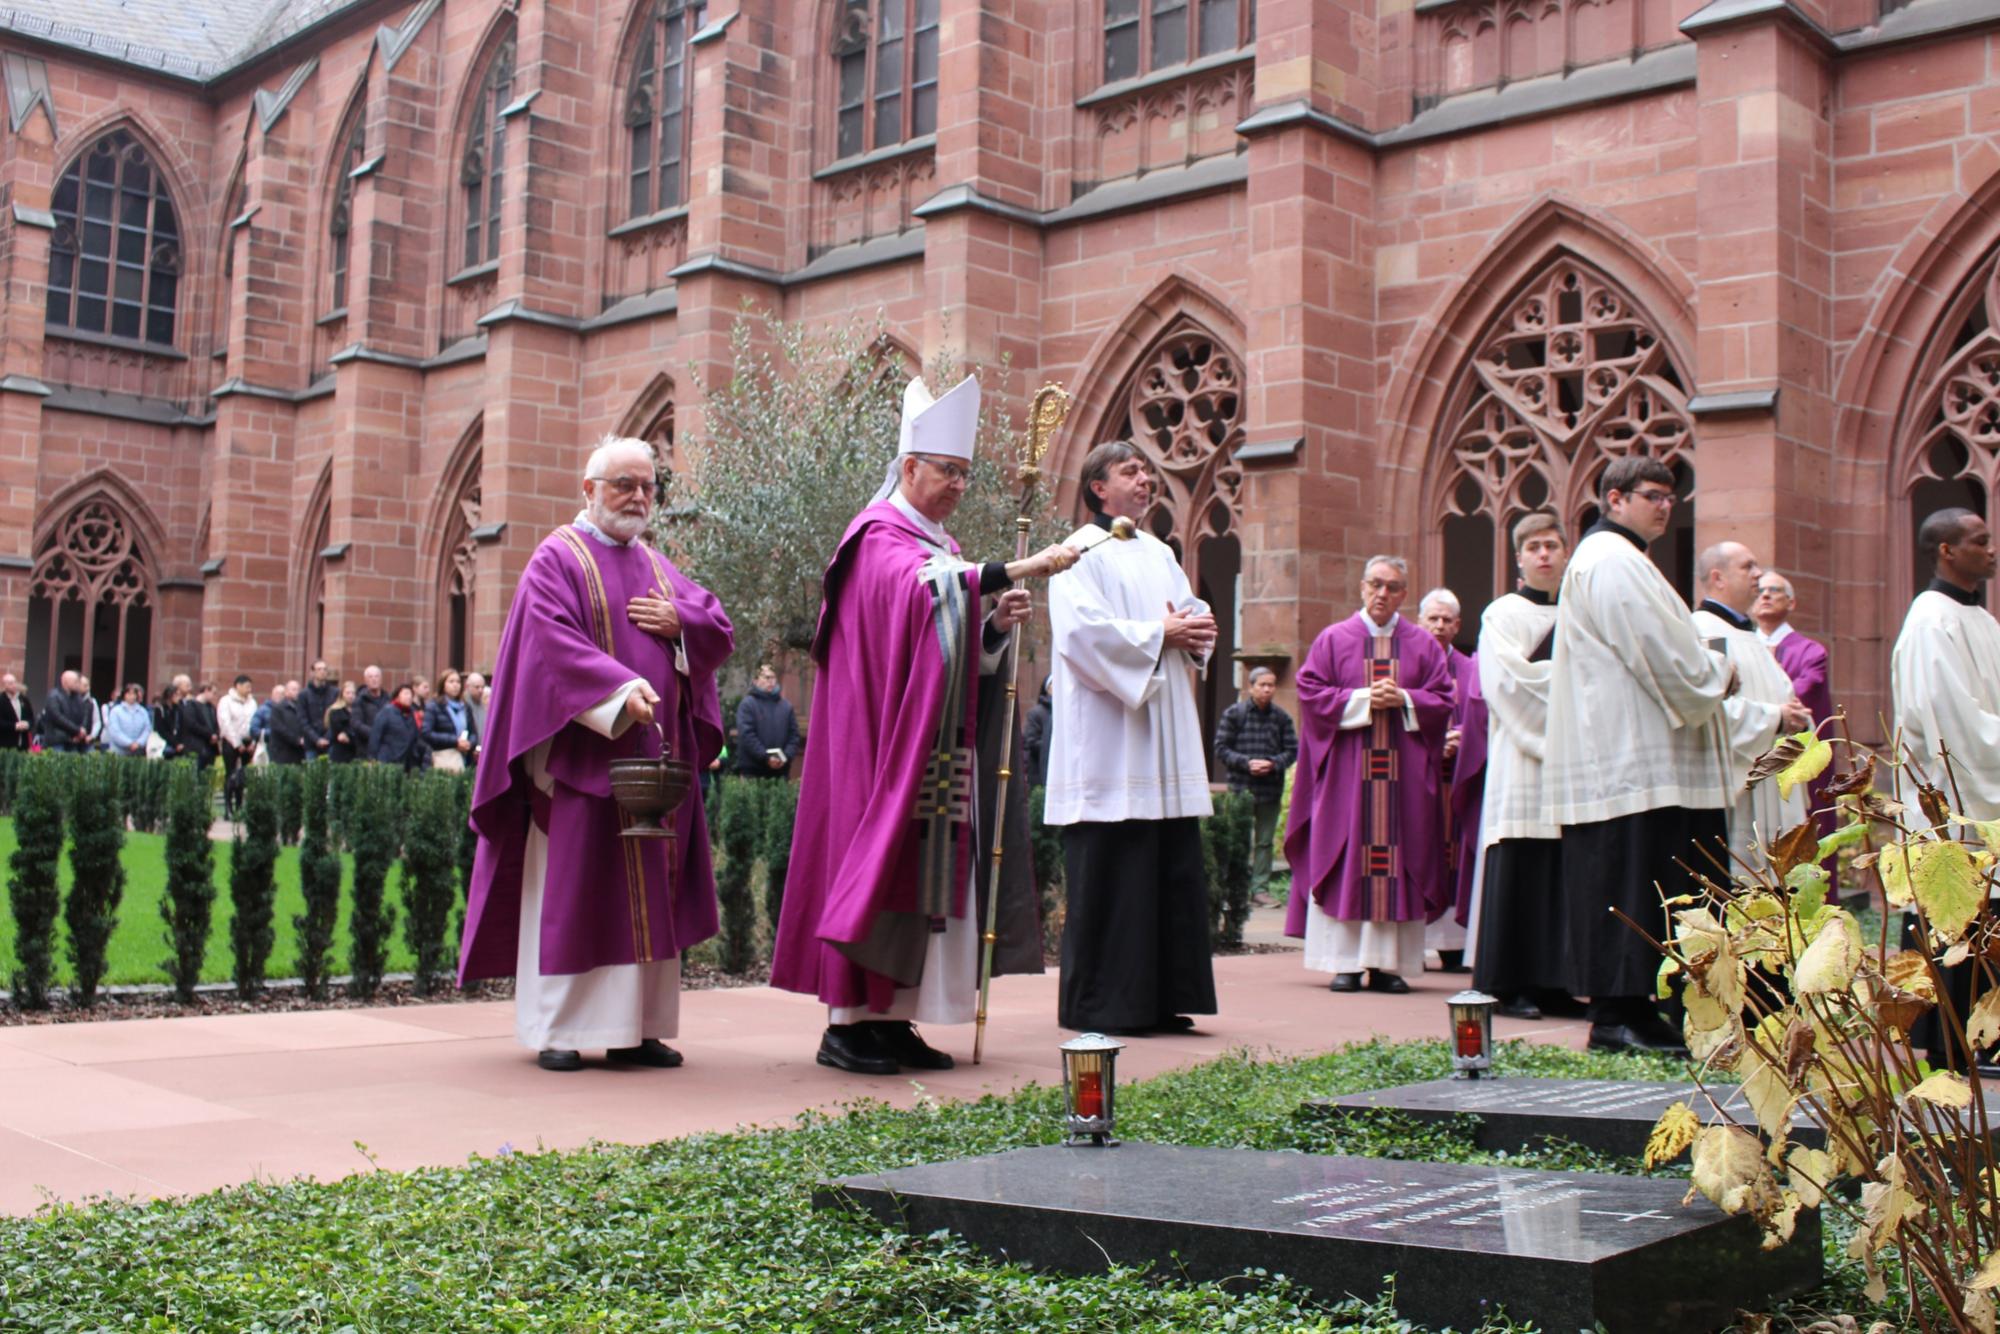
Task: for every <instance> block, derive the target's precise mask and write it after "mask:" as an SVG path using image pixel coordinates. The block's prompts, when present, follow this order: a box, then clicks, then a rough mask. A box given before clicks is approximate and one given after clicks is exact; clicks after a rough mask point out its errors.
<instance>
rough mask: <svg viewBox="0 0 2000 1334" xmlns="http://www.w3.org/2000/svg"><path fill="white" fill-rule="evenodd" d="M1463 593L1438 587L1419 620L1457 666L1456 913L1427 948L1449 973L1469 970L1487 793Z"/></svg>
mask: <svg viewBox="0 0 2000 1334" xmlns="http://www.w3.org/2000/svg"><path fill="white" fill-rule="evenodd" d="M1463 615H1464V613H1463V611H1462V610H1461V609H1460V607H1459V602H1458V595H1457V594H1456V593H1454V592H1452V591H1451V590H1450V589H1449V588H1433V589H1432V590H1431V591H1430V592H1428V593H1426V594H1424V600H1423V601H1422V602H1419V603H1418V604H1417V619H1418V620H1420V621H1422V622H1423V625H1424V629H1426V630H1428V631H1430V632H1431V637H1432V638H1433V639H1435V640H1437V642H1438V647H1439V648H1440V649H1442V650H1443V651H1444V657H1445V662H1446V663H1447V664H1448V665H1449V666H1450V668H1451V681H1452V685H1451V721H1450V723H1449V724H1448V725H1447V726H1446V728H1445V733H1444V748H1443V750H1442V752H1441V753H1440V756H1439V758H1440V761H1441V764H1440V777H1441V781H1442V782H1443V784H1444V816H1445V818H1444V830H1445V883H1446V884H1447V885H1449V886H1450V887H1451V889H1452V908H1451V911H1450V912H1448V913H1446V914H1444V915H1443V916H1442V917H1439V918H1438V919H1437V920H1436V921H1435V922H1432V923H1431V924H1430V929H1429V930H1428V931H1427V932H1426V933H1425V944H1427V945H1428V946H1429V947H1430V948H1432V949H1434V950H1436V951H1437V954H1438V966H1439V967H1440V968H1441V969H1443V970H1444V971H1445V972H1447V973H1463V972H1466V971H1468V970H1467V968H1466V965H1465V942H1466V930H1467V927H1468V926H1469V925H1470V923H1471V916H1472V882H1473V878H1474V872H1476V871H1477V870H1478V869H1479V814H1480V805H1481V798H1482V797H1483V795H1484V793H1485V791H1486V701H1485V699H1484V698H1482V697H1481V696H1480V694H1479V658H1478V655H1477V654H1473V653H1466V652H1464V651H1462V650H1461V649H1459V648H1458V647H1457V645H1456V643H1455V642H1454V641H1456V640H1457V638H1458V632H1459V629H1460V628H1461V626H1462V625H1463V624H1464V621H1463Z"/></svg>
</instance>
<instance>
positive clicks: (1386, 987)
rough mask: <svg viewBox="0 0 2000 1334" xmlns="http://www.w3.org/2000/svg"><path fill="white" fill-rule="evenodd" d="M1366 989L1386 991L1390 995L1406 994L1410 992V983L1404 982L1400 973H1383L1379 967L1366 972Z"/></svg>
mask: <svg viewBox="0 0 2000 1334" xmlns="http://www.w3.org/2000/svg"><path fill="white" fill-rule="evenodd" d="M1368 989H1369V990H1370V991H1383V992H1387V993H1388V994H1389V995H1391V996H1407V995H1409V994H1410V984H1409V983H1408V982H1405V981H1404V980H1403V979H1402V977H1401V976H1400V975H1398V974H1396V973H1385V972H1383V971H1382V970H1381V969H1380V968H1377V969H1375V970H1374V971H1373V972H1371V973H1369V974H1368Z"/></svg>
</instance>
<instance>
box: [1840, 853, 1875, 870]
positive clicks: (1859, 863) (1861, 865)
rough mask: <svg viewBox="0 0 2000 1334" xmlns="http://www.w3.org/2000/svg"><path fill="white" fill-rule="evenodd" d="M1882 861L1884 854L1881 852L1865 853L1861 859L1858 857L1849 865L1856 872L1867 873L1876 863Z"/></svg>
mask: <svg viewBox="0 0 2000 1334" xmlns="http://www.w3.org/2000/svg"><path fill="white" fill-rule="evenodd" d="M1881 859H1882V854H1881V853H1879V852H1864V853H1862V854H1861V855H1860V856H1859V857H1856V858H1855V859H1854V860H1853V861H1852V862H1850V863H1848V864H1849V865H1850V866H1852V867H1853V868H1854V869H1855V870H1856V871H1866V870H1868V869H1869V868H1871V867H1873V866H1874V865H1875V863H1876V862H1878V861H1880V860H1881Z"/></svg>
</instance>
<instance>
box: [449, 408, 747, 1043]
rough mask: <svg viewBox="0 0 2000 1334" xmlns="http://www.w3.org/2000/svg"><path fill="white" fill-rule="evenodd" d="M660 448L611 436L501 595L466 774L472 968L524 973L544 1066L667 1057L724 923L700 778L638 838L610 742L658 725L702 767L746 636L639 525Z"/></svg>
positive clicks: (531, 1039)
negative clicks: (593, 1053)
mask: <svg viewBox="0 0 2000 1334" xmlns="http://www.w3.org/2000/svg"><path fill="white" fill-rule="evenodd" d="M654 468H655V463H654V458H653V451H652V447H651V446H650V445H648V444H646V443H645V442H644V441H643V440H629V439H626V440H606V441H605V442H604V443H603V444H601V445H599V446H598V448H597V449H596V451H595V452H593V453H592V454H591V456H590V460H589V462H588V463H587V464H586V465H585V467H584V477H583V500H584V508H583V512H582V513H580V514H578V515H577V516H576V520H575V522H573V523H571V524H567V525H565V526H564V527H562V528H558V529H557V530H556V531H555V533H554V534H553V535H551V536H549V537H548V538H545V539H544V540H543V542H542V544H541V545H540V546H539V547H537V548H536V549H535V554H534V555H533V556H531V557H530V558H529V560H528V566H527V569H526V570H525V571H523V573H522V575H521V581H520V583H519V584H518V585H517V586H516V588H515V591H514V602H513V605H512V607H510V608H509V609H508V613H507V626H506V629H505V630H504V631H502V633H501V636H500V653H499V657H498V658H497V659H496V660H495V662H494V685H493V688H492V690H491V691H490V692H489V693H488V696H487V701H488V704H487V714H486V724H487V731H486V735H485V736H484V738H483V739H482V742H481V747H482V750H483V752H484V755H485V762H484V763H482V764H481V765H480V766H479V770H478V777H477V778H476V779H475V780H474V783H473V789H472V828H473V831H474V832H475V833H476V834H477V835H478V839H479V842H478V848H477V851H476V852H475V854H474V856H473V869H472V886H471V889H470V892H469V894H468V897H467V902H466V909H465V938H464V941H463V944H462V945H461V948H460V952H459V961H458V977H459V983H460V985H463V984H465V983H467V982H471V981H475V980H477V979H480V978H486V977H505V976H507V975H508V974H510V973H511V974H513V976H514V979H515V981H514V1030H515V1033H516V1035H517V1036H518V1037H519V1038H520V1040H521V1042H522V1043H523V1044H524V1045H526V1046H527V1047H529V1048H530V1049H532V1050H534V1051H536V1052H538V1053H540V1055H539V1057H538V1060H539V1063H540V1064H541V1067H542V1068H543V1069H545V1070H559V1071H568V1070H576V1069H579V1068H581V1066H582V1058H581V1057H580V1056H579V1055H578V1051H579V1050H580V1049H592V1050H596V1049H603V1050H604V1051H605V1052H606V1053H607V1055H608V1056H609V1058H610V1060H611V1061H612V1062H614V1063H623V1064H631V1065H644V1066H657V1067H668V1066H677V1065H679V1064H680V1063H681V1055H680V1053H679V1052H677V1051H675V1050H674V1049H673V1048H671V1047H669V1046H667V1045H666V1042H665V1040H666V1039H668V1038H671V1037H675V1036H677V1035H678V1029H679V1023H680V964H681V956H682V954H683V953H684V952H685V951H686V950H687V949H688V948H689V947H690V946H693V945H695V944H697V943H699V942H700V941H703V940H706V939H707V938H708V937H710V936H712V935H714V934H715V929H716V908H715V876H714V871H713V868H712V866H711V864H710V862H709V852H708V825H707V822H706V820H705V819H704V818H703V816H702V805H701V793H700V792H699V790H696V791H692V792H690V793H689V794H688V797H687V800H686V801H685V802H683V803H682V804H681V807H680V809H679V810H677V811H675V812H674V813H673V814H672V815H671V816H669V817H667V820H668V827H669V828H671V829H672V830H673V832H674V835H675V837H674V838H673V839H671V840H669V839H651V838H644V839H640V838H625V837H623V836H622V834H621V831H622V829H623V827H624V821H623V818H622V817H621V815H620V813H619V810H618V806H617V803H616V802H614V801H613V800H612V797H611V761H613V760H615V759H625V758H631V757H635V756H655V755H658V754H659V753H660V748H661V745H662V743H663V742H664V743H665V744H666V745H668V746H669V747H671V749H672V753H673V754H674V755H675V756H676V757H678V758H680V759H683V760H686V761H687V762H688V763H690V764H692V765H693V766H694V767H695V769H696V771H697V772H699V771H700V770H701V769H702V768H704V767H705V766H706V765H707V764H708V762H709V761H710V760H712V759H714V758H715V756H716V755H717V754H719V753H720V752H721V749H722V715H721V707H720V704H719V702H718V700H717V698H716V692H715V673H716V670H717V669H718V668H720V667H721V666H722V664H723V662H724V661H725V660H727V658H728V657H729V653H730V650H731V648H732V647H733V644H734V638H733V632H732V630H731V628H730V624H729V618H728V616H726V615H725V614H724V613H723V610H722V605H721V604H720V603H719V602H717V601H716V600H715V598H714V596H713V595H712V594H710V593H709V592H708V591H707V590H706V589H704V588H702V587H701V586H700V585H698V584H696V583H694V582H693V581H692V580H690V579H688V578H687V576H685V575H683V574H682V573H681V572H680V571H679V570H678V569H676V568H675V567H674V564H673V562H672V561H669V560H668V559H667V558H666V557H665V556H662V555H661V554H660V553H659V552H657V551H655V550H653V549H652V548H651V547H649V546H647V545H646V544H645V542H644V541H643V540H642V535H643V534H644V532H645V529H646V521H647V518H648V517H649V515H650V513H651V510H652V505H653V494H654V492H653V488H654V485H655V477H654Z"/></svg>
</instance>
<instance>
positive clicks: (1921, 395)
mask: <svg viewBox="0 0 2000 1334" xmlns="http://www.w3.org/2000/svg"><path fill="white" fill-rule="evenodd" d="M1996 317H2000V248H1996V249H1995V250H1994V251H1993V252H1992V253H1990V254H1989V255H1987V257H1986V259H1985V261H1984V262H1983V263H1982V264H1981V265H1980V267H1979V269H1978V270H1977V271H1976V273H1975V274H1974V276H1973V278H1972V280H1971V281H1970V282H1969V283H1967V284H1966V287H1965V289H1964V295H1963V296H1961V298H1960V299H1959V300H1958V301H1957V302H1955V303H1954V304H1953V306H1952V307H1951V308H1950V313H1949V314H1948V315H1947V317H1946V319H1945V321H1944V322H1943V325H1942V328H1944V329H1948V330H1951V331H1952V332H1951V333H1950V335H1949V337H1946V338H1940V339H1938V340H1936V341H1937V346H1936V347H1935V349H1934V350H1933V352H1932V354H1931V358H1930V360H1931V362H1932V363H1933V367H1934V368H1933V369H1932V370H1931V371H1930V372H1929V373H1928V374H1927V375H1924V376H1922V377H1920V380H1919V383H1920V384H1921V386H1922V387H1921V388H1920V389H1918V390H1917V392H1916V393H1915V395H1913V397H1912V398H1911V399H1910V410H1909V412H1908V413H1907V414H1906V417H1905V421H1906V422H1907V423H1908V425H1907V426H1906V427H1905V431H1906V435H1905V440H1904V445H1903V449H1902V458H1903V460H1904V462H1903V475H1902V479H1901V481H1902V485H1903V489H1904V491H1905V493H1908V492H1909V491H1911V490H1912V489H1914V488H1915V487H1917V486H1918V485H1919V484H1921V483H1923V482H1925V481H1937V482H1954V481H1964V482H1970V483H1972V484H1974V485H1976V486H1977V487H1979V488H1980V489H1981V490H1982V491H1983V492H1984V493H1985V495H1986V496H1987V497H1988V499H1989V500H1990V498H1991V497H1992V495H1993V492H1994V488H1995V486H1996V485H2000V334H1996V333H1995V331H1994V327H1993V326H1994V320H1995V319H1996Z"/></svg>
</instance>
